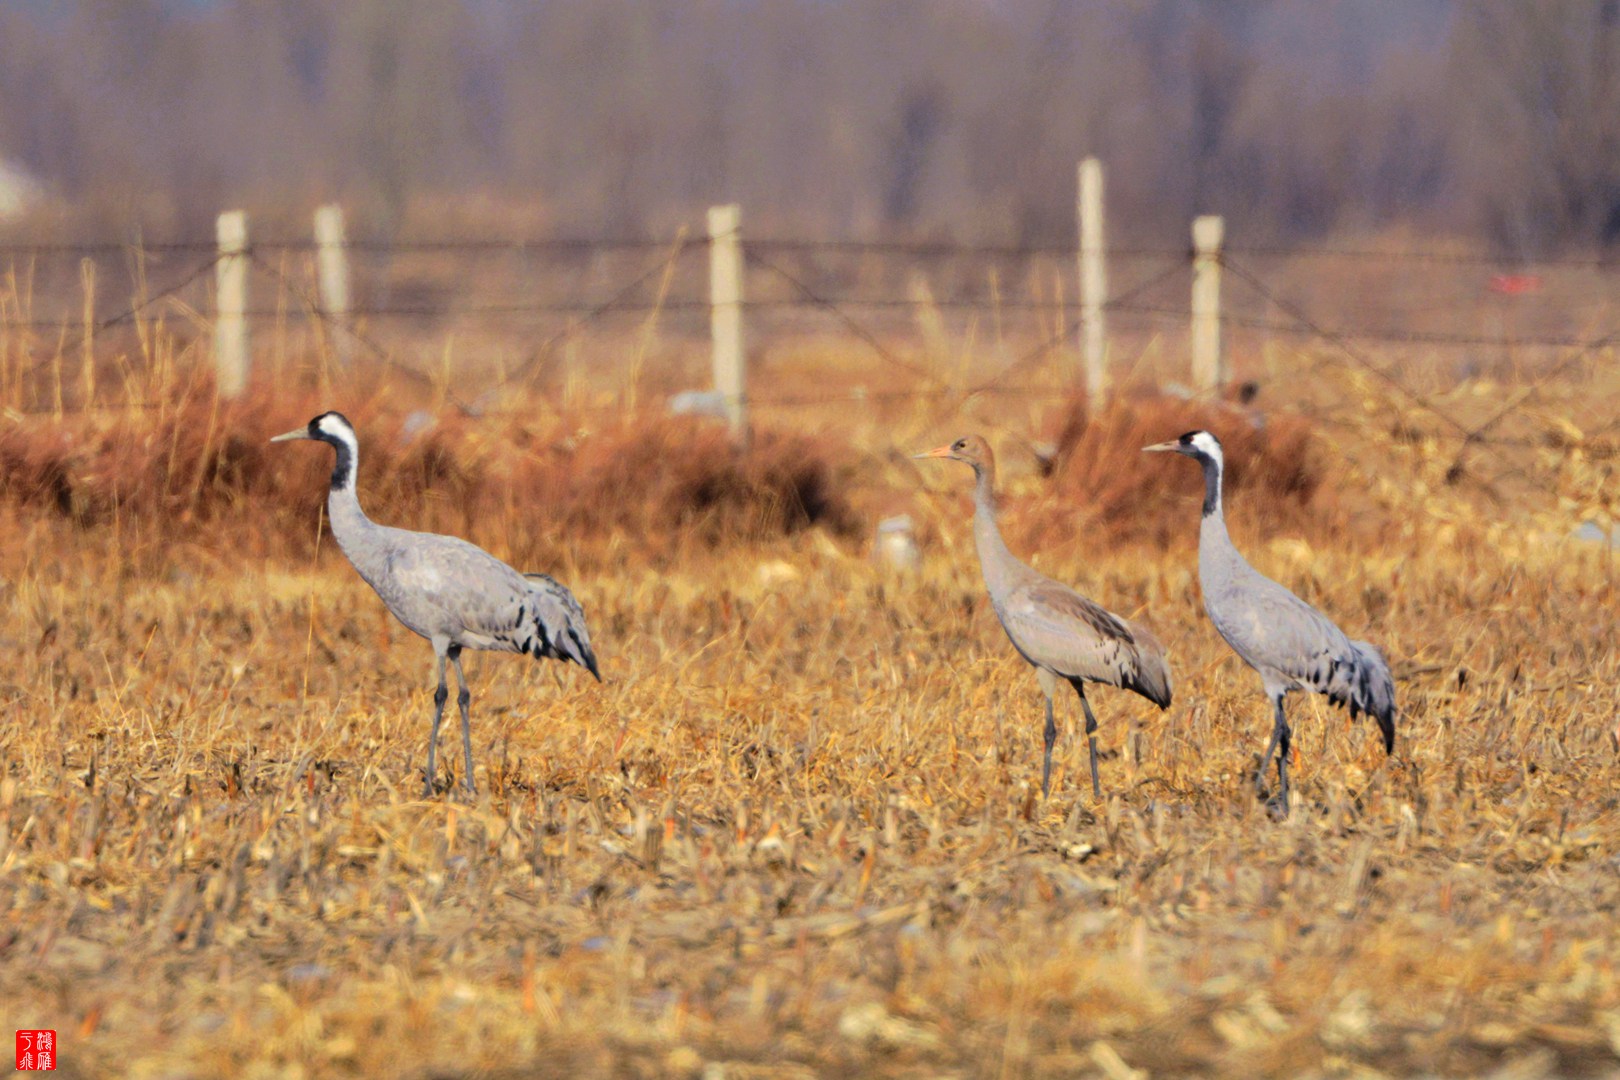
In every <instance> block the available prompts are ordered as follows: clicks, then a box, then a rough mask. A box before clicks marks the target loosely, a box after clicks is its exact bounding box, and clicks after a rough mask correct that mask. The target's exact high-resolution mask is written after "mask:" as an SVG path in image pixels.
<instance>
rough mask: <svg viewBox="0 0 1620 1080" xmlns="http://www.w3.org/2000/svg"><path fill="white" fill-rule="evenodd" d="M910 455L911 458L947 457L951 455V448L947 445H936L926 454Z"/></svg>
mask: <svg viewBox="0 0 1620 1080" xmlns="http://www.w3.org/2000/svg"><path fill="white" fill-rule="evenodd" d="M911 456H912V457H913V458H930V457H942V458H948V457H951V456H952V454H951V448H950V447H948V446H936V447H935V448H934V449H932V450H930V451H928V452H927V453H926V454H912V455H911Z"/></svg>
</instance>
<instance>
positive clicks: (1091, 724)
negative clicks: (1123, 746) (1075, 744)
mask: <svg viewBox="0 0 1620 1080" xmlns="http://www.w3.org/2000/svg"><path fill="white" fill-rule="evenodd" d="M1074 692H1075V693H1077V694H1079V695H1080V707H1081V708H1082V709H1084V710H1086V741H1087V742H1088V743H1090V744H1091V797H1092V798H1094V799H1100V798H1102V783H1101V782H1100V781H1098V779H1097V718H1096V716H1094V715H1092V712H1091V702H1090V701H1088V700H1086V691H1085V689H1084V687H1082V685H1081V684H1080V681H1079V680H1078V679H1076V680H1075V683H1074Z"/></svg>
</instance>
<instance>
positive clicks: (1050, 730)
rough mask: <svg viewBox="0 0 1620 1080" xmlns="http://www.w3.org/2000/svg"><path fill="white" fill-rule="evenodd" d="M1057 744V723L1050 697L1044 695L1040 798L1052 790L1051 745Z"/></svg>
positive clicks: (1049, 695)
mask: <svg viewBox="0 0 1620 1080" xmlns="http://www.w3.org/2000/svg"><path fill="white" fill-rule="evenodd" d="M1055 742H1057V722H1056V721H1055V720H1053V719H1052V695H1051V694H1047V695H1046V763H1045V765H1044V766H1043V768H1042V769H1041V798H1043V799H1044V798H1046V796H1047V795H1048V794H1049V793H1050V792H1051V790H1052V744H1053V743H1055Z"/></svg>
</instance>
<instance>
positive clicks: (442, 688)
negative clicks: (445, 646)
mask: <svg viewBox="0 0 1620 1080" xmlns="http://www.w3.org/2000/svg"><path fill="white" fill-rule="evenodd" d="M433 653H434V656H435V657H436V658H437V659H438V661H439V688H438V689H437V690H435V691H433V730H432V732H431V733H429V735H428V759H427V771H426V772H425V773H423V774H422V775H423V786H422V795H423V797H424V798H428V799H431V798H433V782H434V781H435V780H437V779H438V775H439V756H438V755H439V722H440V721H441V720H443V719H444V703H445V701H446V700H447V699H448V698H449V697H450V688H449V687H448V686H446V685H445V684H444V651H443V650H441V649H440V648H439V647H438V646H437V645H435V646H434V648H433Z"/></svg>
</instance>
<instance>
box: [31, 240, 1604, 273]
mask: <svg viewBox="0 0 1620 1080" xmlns="http://www.w3.org/2000/svg"><path fill="white" fill-rule="evenodd" d="M669 245H670V238H669V237H657V236H625V237H616V236H530V237H478V236H468V237H401V238H389V237H360V238H355V239H350V240H346V241H345V242H344V243H343V244H342V245H341V246H342V247H343V248H344V249H345V250H347V251H349V252H352V253H354V254H358V255H419V254H490V255H545V254H561V255H579V254H594V253H598V252H637V251H641V252H645V251H655V250H661V249H664V248H667V247H668V246H669ZM320 246H321V245H320V244H319V242H317V241H316V240H315V239H314V238H313V237H271V238H267V239H263V240H255V241H253V242H252V244H251V245H250V246H249V248H248V250H249V251H250V252H257V253H259V254H269V253H275V252H289V253H305V254H307V253H313V252H316V251H318V250H320ZM746 246H747V247H750V248H753V249H754V250H757V251H760V252H767V253H769V252H775V253H780V254H799V253H810V254H814V253H824V254H836V255H903V256H911V257H916V258H976V259H1010V258H1035V257H1061V258H1073V257H1075V256H1076V247H1075V245H1074V244H1073V242H1034V243H996V242H969V241H954V240H909V239H903V238H895V239H877V240H870V239H857V238H845V237H836V238H825V237H792V236H761V237H748V238H747V240H746ZM216 250H217V241H215V240H214V239H212V238H204V237H198V238H194V239H178V240H157V241H147V240H142V239H129V240H104V239H96V240H83V241H58V242H15V243H0V258H34V257H42V256H88V257H95V256H105V255H117V254H125V253H130V252H145V253H149V254H207V253H213V252H215V251H216ZM1223 251H1224V252H1225V254H1226V255H1228V256H1232V255H1235V256H1239V257H1243V258H1254V259H1309V260H1315V259H1341V260H1345V261H1356V262H1409V263H1428V264H1435V265H1448V266H1477V267H1497V268H1502V267H1513V268H1518V269H1521V270H1524V269H1534V268H1537V267H1547V268H1573V269H1595V270H1608V269H1620V259H1616V258H1614V257H1613V256H1609V255H1602V254H1599V255H1584V256H1582V255H1551V256H1526V255H1510V254H1503V253H1498V252H1490V251H1423V250H1392V249H1379V248H1352V247H1339V246H1318V245H1311V244H1296V245H1288V244H1230V245H1227V246H1226V247H1225V248H1224V249H1223ZM1105 254H1106V257H1107V258H1109V259H1121V260H1130V259H1160V258H1186V257H1188V255H1189V250H1188V249H1187V248H1186V247H1185V246H1184V245H1183V246H1177V245H1154V244H1139V245H1129V244H1120V245H1114V246H1112V247H1110V248H1108V249H1107V251H1106V253H1105Z"/></svg>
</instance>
